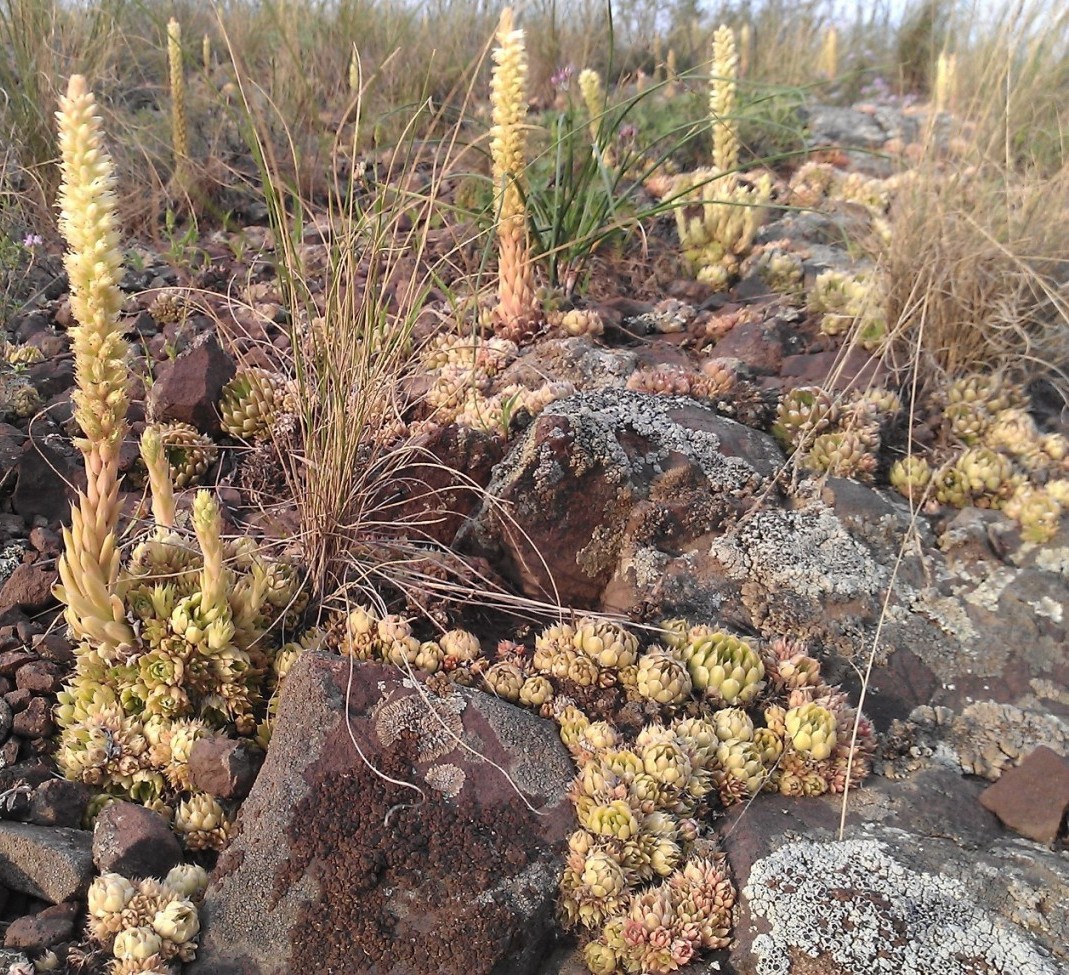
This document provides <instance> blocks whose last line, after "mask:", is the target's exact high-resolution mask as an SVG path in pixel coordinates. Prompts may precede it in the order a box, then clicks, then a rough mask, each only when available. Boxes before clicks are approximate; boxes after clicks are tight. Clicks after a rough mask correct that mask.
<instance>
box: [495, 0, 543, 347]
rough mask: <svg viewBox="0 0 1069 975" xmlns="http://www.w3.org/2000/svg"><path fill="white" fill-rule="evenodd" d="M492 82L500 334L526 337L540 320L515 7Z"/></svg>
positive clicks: (523, 59)
mask: <svg viewBox="0 0 1069 975" xmlns="http://www.w3.org/2000/svg"><path fill="white" fill-rule="evenodd" d="M493 59H494V70H493V77H492V79H491V82H490V103H491V106H492V109H493V127H492V128H491V130H490V154H491V156H492V158H493V166H494V185H495V188H496V191H497V199H496V201H495V202H496V205H497V206H496V209H497V214H498V222H497V242H498V292H497V294H498V305H497V309H496V310H495V318H496V320H497V328H496V331H497V332H498V334H500V335H502V336H504V337H506V338H510V339H512V340H514V341H515V340H518V339H521V338H524V337H527V336H528V335H529V334H530V332H531V331H532V328H533V326H534V325H535V323H536V322H537V321H538V319H539V317H540V315H539V311H538V304H537V298H536V295H535V288H534V276H533V272H532V268H531V259H530V253H529V248H528V241H527V208H526V206H525V204H524V194H523V190H524V174H525V170H526V165H527V133H526V130H525V121H526V116H527V95H526V90H527V52H526V50H525V48H524V41H523V31H522V30H517V29H516V28H515V27H514V26H513V19H512V8H511V7H506V8H505V9H504V10H503V11H502V12H501V20H500V23H499V24H498V30H497V47H495V48H494V52H493Z"/></svg>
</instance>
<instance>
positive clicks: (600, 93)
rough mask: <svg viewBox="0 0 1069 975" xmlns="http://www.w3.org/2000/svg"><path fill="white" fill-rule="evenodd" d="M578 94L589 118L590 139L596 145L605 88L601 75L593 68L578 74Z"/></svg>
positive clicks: (603, 109) (602, 111) (602, 112)
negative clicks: (581, 97)
mask: <svg viewBox="0 0 1069 975" xmlns="http://www.w3.org/2000/svg"><path fill="white" fill-rule="evenodd" d="M579 93H580V94H581V95H582V96H583V104H584V105H585V106H586V113H587V115H588V116H589V118H590V139H591V141H592V142H593V143H594V144H595V145H598V132H599V130H600V128H601V117H602V116H603V115H604V114H605V86H604V85H603V84H602V82H601V75H599V74H598V73H597V72H596V71H595V70H594V69H593V68H584V69H583V70H582V71H580V72H579Z"/></svg>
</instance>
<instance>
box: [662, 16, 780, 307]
mask: <svg viewBox="0 0 1069 975" xmlns="http://www.w3.org/2000/svg"><path fill="white" fill-rule="evenodd" d="M738 67H739V58H738V52H737V50H736V47H735V35H734V33H733V32H732V30H731V28H730V27H727V26H721V27H720V28H719V29H718V30H717V32H716V34H715V35H714V36H713V69H712V72H713V73H712V82H711V85H710V90H709V112H710V115H711V121H712V129H713V165H712V167H711V168H709V169H699V170H696V171H695V172H693V173H690V174H687V175H685V176H682V177H680V178H679V179H678V180H677V181H676V183H675V188H676V190H678V191H680V197H681V200H682V201H683V202H684V203H685V204H686V205H684V206H677V207H676V208H675V216H676V226H677V229H678V232H679V241H680V244H682V247H683V257H684V260H685V261H686V263H687V264H688V265H689V266H690V268H691V270H692V271H693V272H694V273H695V274H696V275H697V277H698V280H699V281H704V282H705V283H707V284H709V285H711V286H713V287H715V288H717V289H724V288H727V287H728V285H729V284H730V283H731V281H732V280H733V279H734V277H735V276H736V275H737V274H738V272H739V264H740V261H741V259H742V258H743V257H745V256H746V255H747V254H748V253H749V251H750V249H751V247H752V246H753V241H754V237H755V235H756V234H757V230H758V228H759V227H760V225H761V220H762V218H763V215H764V209H763V208H764V206H765V205H766V204H767V203H768V201H769V199H770V197H771V194H772V179H771V176H770V175H769V174H768V173H760V174H757V175H756V176H752V177H750V178H749V179H745V180H744V179H741V178H740V177H739V174H738V172H737V170H738V166H739V138H738V130H737V123H736V121H735V118H734V115H735V111H736V102H737V99H736V89H737V86H738Z"/></svg>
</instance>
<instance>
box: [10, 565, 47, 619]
mask: <svg viewBox="0 0 1069 975" xmlns="http://www.w3.org/2000/svg"><path fill="white" fill-rule="evenodd" d="M56 578H57V576H56V570H55V569H46V568H45V567H44V566H43V565H40V564H38V563H26V562H24V563H23V564H22V565H19V566H16V567H15V571H14V572H12V573H11V575H9V576H8V577H7V582H5V583H4V585H3V588H0V613H2V612H4V611H5V610H8V609H11V608H12V607H15V606H17V607H19V608H20V609H24V610H26V612H28V613H35V612H37V611H38V610H42V609H44V608H45V607H46V606H48V605H49V604H50V603H52V602H54V597H53V596H52V586H53V585H55V583H56Z"/></svg>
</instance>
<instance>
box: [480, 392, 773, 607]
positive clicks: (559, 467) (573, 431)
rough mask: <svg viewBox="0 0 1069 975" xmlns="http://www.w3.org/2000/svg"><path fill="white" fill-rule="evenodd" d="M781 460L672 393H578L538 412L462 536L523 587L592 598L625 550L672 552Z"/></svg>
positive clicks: (762, 443) (767, 446) (763, 442)
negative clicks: (639, 549)
mask: <svg viewBox="0 0 1069 975" xmlns="http://www.w3.org/2000/svg"><path fill="white" fill-rule="evenodd" d="M781 463H782V454H781V452H780V450H779V448H778V447H777V446H776V445H775V444H774V442H773V441H772V439H771V438H770V437H767V436H765V435H764V434H761V433H758V432H756V431H754V430H751V429H749V428H747V427H744V426H742V425H741V424H738V423H735V422H734V421H732V420H728V419H725V418H724V417H721V416H718V415H717V414H716V413H715V412H714V411H713V410H711V409H708V408H706V407H703V406H700V405H699V404H697V403H695V402H694V401H692V400H689V399H686V398H684V397H666V396H654V395H650V394H646V393H636V392H630V391H626V390H607V391H604V392H597V393H585V394H581V395H579V396H573V397H569V398H568V399H565V400H561V401H559V402H557V403H553V404H551V405H550V406H549V407H547V408H546V409H545V410H544V411H543V412H542V413H541V414H540V415H539V416H538V418H537V419H536V420H535V422H534V423H533V424H532V425H531V427H530V428H529V429H528V431H527V432H526V434H525V435H524V437H523V438H522V439H521V440H520V441H519V442H518V443H517V444H516V446H515V447H513V449H512V452H511V453H510V454H509V456H508V457H506V459H505V460H504V461H503V462H502V463H501V464H499V465H498V466H497V468H496V469H495V472H494V479H493V481H492V482H491V484H490V487H489V492H490V494H491V496H492V499H493V500H492V501H490V502H487V503H485V504H484V505H483V507H482V510H481V511H480V512H479V513H478V515H477V516H476V517H475V519H474V520H473V521H472V523H471V524H470V525H468V526H466V528H465V530H464V532H463V534H462V541H463V543H464V544H465V545H466V546H468V547H469V548H470V549H472V550H475V551H476V552H478V553H479V554H482V555H484V556H485V557H486V558H488V559H489V560H490V561H492V562H496V563H497V564H498V565H499V566H502V567H503V568H504V570H505V571H506V572H507V574H509V575H510V576H511V577H512V578H513V579H514V581H515V582H516V584H517V585H518V586H519V587H520V588H521V589H522V590H523V592H524V593H525V594H527V595H529V596H537V597H540V598H547V597H549V598H553V596H554V594H555V593H557V592H560V593H566V594H567V599H568V603H569V605H571V606H577V607H584V608H585V607H595V606H598V605H599V604H600V603H601V600H602V597H603V594H604V592H605V591H606V587H607V586H608V585H609V583H610V581H611V580H612V579H613V577H614V575H616V574H618V573H619V572H621V571H623V569H622V566H623V563H624V561H625V558H626V553H627V552H628V551H630V550H631V549H633V548H635V547H638V546H640V545H641V546H648V547H651V548H663V549H665V550H672V551H679V550H681V549H684V548H685V547H686V545H687V543H688V542H691V541H694V540H696V539H699V538H702V537H703V536H705V535H707V534H708V533H710V532H713V531H715V530H716V529H717V528H718V527H719V526H720V525H721V524H722V523H723V522H724V520H725V519H726V518H728V517H730V516H732V515H734V514H737V513H738V512H739V511H740V510H741V509H742V508H743V507H744V506H745V499H746V497H747V495H748V493H749V492H750V491H751V490H752V489H753V487H754V486H755V485H756V484H757V483H758V482H759V480H760V477H761V475H766V476H767V475H768V474H770V473H772V472H773V471H774V470H775V469H776V468H777V467H778V466H779V465H780V464H781Z"/></svg>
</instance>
